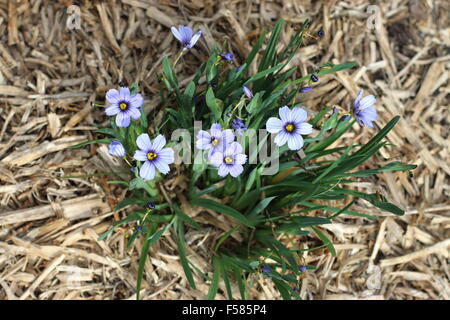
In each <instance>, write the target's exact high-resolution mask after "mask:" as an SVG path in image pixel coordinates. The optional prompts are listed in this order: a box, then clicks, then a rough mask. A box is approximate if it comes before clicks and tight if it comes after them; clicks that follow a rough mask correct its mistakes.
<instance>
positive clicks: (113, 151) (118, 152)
mask: <svg viewBox="0 0 450 320" xmlns="http://www.w3.org/2000/svg"><path fill="white" fill-rule="evenodd" d="M108 152H109V154H110V155H112V156H115V157H120V158H121V157H125V148H124V147H123V145H122V144H121V143H120V142H119V141H117V140H112V141H111V142H110V144H109V145H108Z"/></svg>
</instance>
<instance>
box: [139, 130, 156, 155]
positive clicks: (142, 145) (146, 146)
mask: <svg viewBox="0 0 450 320" xmlns="http://www.w3.org/2000/svg"><path fill="white" fill-rule="evenodd" d="M136 144H137V146H138V147H139V149H141V150H143V151H147V152H148V150H151V149H152V142H151V140H150V137H149V136H148V134H146V133H143V134H141V135H139V136H138V137H137V139H136Z"/></svg>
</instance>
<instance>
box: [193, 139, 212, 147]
mask: <svg viewBox="0 0 450 320" xmlns="http://www.w3.org/2000/svg"><path fill="white" fill-rule="evenodd" d="M195 146H196V147H197V149H200V150H206V149H209V148H211V147H212V144H211V138H209V139H198V140H197V141H196V142H195Z"/></svg>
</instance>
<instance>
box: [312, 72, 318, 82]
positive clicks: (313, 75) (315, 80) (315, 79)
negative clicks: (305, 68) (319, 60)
mask: <svg viewBox="0 0 450 320" xmlns="http://www.w3.org/2000/svg"><path fill="white" fill-rule="evenodd" d="M311 81H312V82H317V81H319V78H318V77H317V76H316V75H315V74H314V73H313V74H312V75H311Z"/></svg>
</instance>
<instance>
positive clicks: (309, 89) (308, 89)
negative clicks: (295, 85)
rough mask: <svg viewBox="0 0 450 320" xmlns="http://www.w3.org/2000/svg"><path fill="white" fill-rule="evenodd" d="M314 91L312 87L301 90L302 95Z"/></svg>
mask: <svg viewBox="0 0 450 320" xmlns="http://www.w3.org/2000/svg"><path fill="white" fill-rule="evenodd" d="M311 90H312V87H303V88H300V90H299V91H300V92H301V93H305V92H308V91H311Z"/></svg>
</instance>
